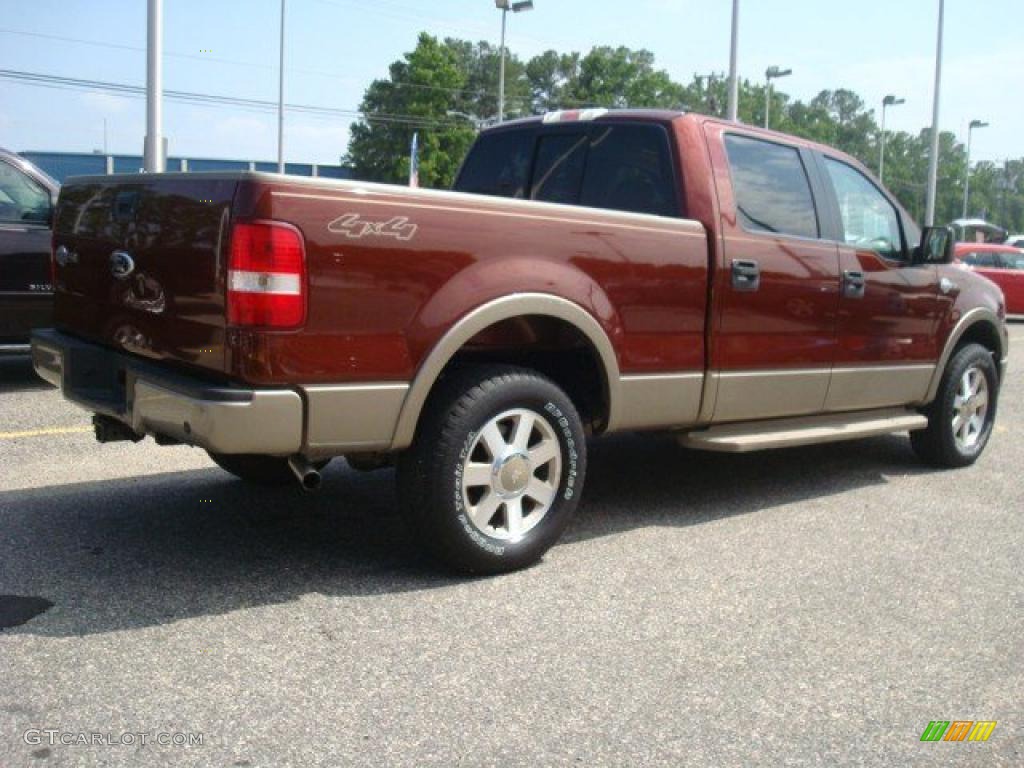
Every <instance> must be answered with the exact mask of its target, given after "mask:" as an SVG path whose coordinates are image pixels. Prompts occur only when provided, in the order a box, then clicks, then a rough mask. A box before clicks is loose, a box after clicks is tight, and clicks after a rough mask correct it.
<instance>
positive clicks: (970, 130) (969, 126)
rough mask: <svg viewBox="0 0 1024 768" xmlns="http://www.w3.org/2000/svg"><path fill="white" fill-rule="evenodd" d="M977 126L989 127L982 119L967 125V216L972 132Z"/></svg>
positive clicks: (965, 202) (965, 198) (969, 193)
mask: <svg viewBox="0 0 1024 768" xmlns="http://www.w3.org/2000/svg"><path fill="white" fill-rule="evenodd" d="M975 128H988V123H985V122H982V121H981V120H971V122H970V124H969V125H968V126H967V169H966V171H965V172H964V210H963V217H964V218H965V219H966V218H967V204H968V202H969V200H970V197H971V134H972V133H973V132H974V129H975Z"/></svg>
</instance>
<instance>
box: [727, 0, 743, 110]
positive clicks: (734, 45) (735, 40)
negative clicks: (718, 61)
mask: <svg viewBox="0 0 1024 768" xmlns="http://www.w3.org/2000/svg"><path fill="white" fill-rule="evenodd" d="M739 37H740V0H732V38H731V40H730V43H729V108H728V112H727V114H726V119H728V120H731V121H732V122H734V123H735V122H736V117H737V115H738V114H739V101H740V81H739V75H738V74H737V72H736V60H737V54H738V50H739Z"/></svg>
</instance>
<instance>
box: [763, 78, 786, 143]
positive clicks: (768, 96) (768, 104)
mask: <svg viewBox="0 0 1024 768" xmlns="http://www.w3.org/2000/svg"><path fill="white" fill-rule="evenodd" d="M792 74H793V70H792V69H779V68H778V67H768V69H766V70H765V71H764V80H765V87H764V127H765V128H767V127H768V112H769V110H771V108H772V80H778V79H779V78H780V77H789V76H790V75H792Z"/></svg>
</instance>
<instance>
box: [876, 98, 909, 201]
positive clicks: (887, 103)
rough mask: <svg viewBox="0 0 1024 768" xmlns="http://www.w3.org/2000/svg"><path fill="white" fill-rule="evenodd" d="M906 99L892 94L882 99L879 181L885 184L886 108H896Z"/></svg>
mask: <svg viewBox="0 0 1024 768" xmlns="http://www.w3.org/2000/svg"><path fill="white" fill-rule="evenodd" d="M905 102H906V99H897V98H896V97H895V96H893V95H892V94H891V93H890V94H889V95H888V96H886V97H885V98H884V99H882V138H881V140H880V141H879V142H878V143H879V145H880V146H879V149H878V180H879V181H880V182H882V183H883V184H884V183H885V110H886V107H895V106H897V105H898V104H903V103H905Z"/></svg>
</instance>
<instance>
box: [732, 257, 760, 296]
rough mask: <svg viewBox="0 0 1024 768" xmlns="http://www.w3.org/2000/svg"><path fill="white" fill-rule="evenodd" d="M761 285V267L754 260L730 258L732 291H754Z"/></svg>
mask: <svg viewBox="0 0 1024 768" xmlns="http://www.w3.org/2000/svg"><path fill="white" fill-rule="evenodd" d="M760 287H761V268H760V267H759V266H758V264H757V262H756V261H748V260H745V259H733V260H732V288H733V290H734V291H744V292H750V291H756V290H757V289H758V288H760Z"/></svg>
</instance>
